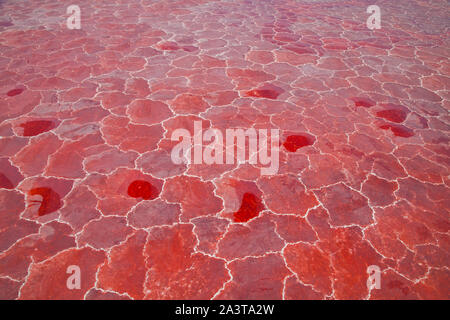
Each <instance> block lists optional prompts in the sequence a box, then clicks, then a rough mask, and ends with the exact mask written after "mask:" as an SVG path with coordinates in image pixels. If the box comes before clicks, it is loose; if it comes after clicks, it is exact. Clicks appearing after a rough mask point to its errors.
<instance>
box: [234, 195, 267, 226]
mask: <svg viewBox="0 0 450 320" xmlns="http://www.w3.org/2000/svg"><path fill="white" fill-rule="evenodd" d="M263 209H264V205H263V204H262V202H261V200H260V199H259V198H258V197H257V196H255V195H254V194H253V193H249V192H246V193H244V197H243V198H242V203H241V207H240V208H239V211H237V212H235V213H234V221H235V222H247V221H248V220H250V219H253V218H254V217H257V216H258V215H259V213H260V212H261V211H262V210H263Z"/></svg>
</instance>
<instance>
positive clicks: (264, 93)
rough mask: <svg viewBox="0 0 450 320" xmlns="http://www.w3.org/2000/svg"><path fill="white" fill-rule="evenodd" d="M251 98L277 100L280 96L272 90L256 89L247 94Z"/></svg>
mask: <svg viewBox="0 0 450 320" xmlns="http://www.w3.org/2000/svg"><path fill="white" fill-rule="evenodd" d="M245 94H246V95H247V96H249V97H258V98H268V99H276V98H278V96H279V95H280V93H279V92H277V91H275V90H270V89H255V90H250V91H247V92H246V93H245Z"/></svg>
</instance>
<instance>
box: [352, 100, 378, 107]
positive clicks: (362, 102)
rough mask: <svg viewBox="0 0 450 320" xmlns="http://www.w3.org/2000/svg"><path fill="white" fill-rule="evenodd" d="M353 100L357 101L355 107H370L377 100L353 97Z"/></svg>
mask: <svg viewBox="0 0 450 320" xmlns="http://www.w3.org/2000/svg"><path fill="white" fill-rule="evenodd" d="M352 100H353V102H354V103H355V107H364V108H370V107H373V106H374V105H375V102H374V101H372V100H370V99H368V98H352Z"/></svg>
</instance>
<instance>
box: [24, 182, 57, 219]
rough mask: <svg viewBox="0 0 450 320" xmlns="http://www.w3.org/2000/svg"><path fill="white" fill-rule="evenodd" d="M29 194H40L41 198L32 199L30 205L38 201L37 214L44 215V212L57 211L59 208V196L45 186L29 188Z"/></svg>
mask: <svg viewBox="0 0 450 320" xmlns="http://www.w3.org/2000/svg"><path fill="white" fill-rule="evenodd" d="M28 194H29V195H31V196H34V195H40V196H41V197H42V200H33V201H31V203H32V204H31V205H34V204H38V203H40V206H39V210H38V216H44V215H46V214H49V213H52V212H55V211H57V210H58V209H59V208H61V206H62V203H61V197H60V196H59V194H57V193H56V192H55V191H53V190H52V189H50V188H47V187H40V188H34V189H31V190H30V191H29V192H28Z"/></svg>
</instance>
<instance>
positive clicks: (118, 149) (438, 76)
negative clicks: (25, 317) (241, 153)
mask: <svg viewBox="0 0 450 320" xmlns="http://www.w3.org/2000/svg"><path fill="white" fill-rule="evenodd" d="M147 2H148V1H147ZM147 2H137V1H131V0H123V1H121V4H120V5H118V4H112V5H111V4H105V3H103V2H99V1H94V2H93V1H89V2H88V1H86V0H80V3H79V6H80V7H81V10H82V12H83V13H82V15H81V19H82V21H81V26H82V29H81V30H78V31H77V30H66V29H65V28H66V27H65V24H64V23H62V24H61V23H60V22H61V17H60V12H56V11H55V10H54V6H53V5H52V4H50V3H43V4H42V3H40V4H39V5H38V4H36V3H30V4H28V5H27V7H26V8H25V7H24V6H22V5H21V4H20V2H17V1H12V0H6V1H2V11H1V12H0V21H3V22H0V38H1V42H2V46H1V47H0V66H1V67H0V87H1V88H3V89H2V90H0V91H1V94H0V135H1V136H2V137H1V138H0V298H1V299H92V300H94V299H114V300H116V299H212V298H214V299H283V298H284V299H302V300H303V299H448V298H449V294H448V288H449V286H450V281H449V279H450V277H449V271H448V268H449V261H450V260H449V255H448V249H449V245H448V244H449V243H450V241H449V240H450V238H449V236H448V234H449V230H450V219H449V214H448V213H449V207H450V202H449V196H448V195H449V194H450V192H449V184H450V180H449V178H448V177H449V170H448V168H449V165H448V163H449V161H448V156H449V153H448V145H449V138H448V131H449V124H448V123H449V117H448V111H447V110H448V108H449V103H448V98H449V96H448V90H449V88H450V82H449V81H448V77H449V72H448V70H449V68H448V58H447V57H448V56H449V55H450V51H449V49H448V48H447V47H445V46H444V45H443V43H445V41H446V40H447V39H446V30H445V25H446V24H445V22H447V20H448V17H447V15H446V13H447V11H448V10H447V4H446V3H445V2H442V1H441V2H438V1H431V0H424V1H423V0H421V1H419V0H411V1H407V2H406V1H404V2H393V1H391V2H384V3H383V5H382V8H381V9H382V11H386V12H390V13H392V14H391V16H389V15H382V23H381V25H382V29H381V30H373V31H370V32H371V34H372V35H371V37H369V38H368V37H367V33H368V29H367V27H366V21H365V19H367V17H368V15H366V16H365V15H364V12H365V11H366V7H365V6H364V5H360V4H355V6H354V8H353V7H352V8H353V9H355V10H356V11H355V12H357V11H358V12H360V13H362V14H355V15H349V14H348V9H349V6H348V4H347V3H341V2H339V1H335V2H334V3H333V4H332V13H330V12H331V11H330V10H331V7H325V6H324V5H323V3H322V4H321V3H313V2H311V1H297V2H296V6H292V5H291V4H290V3H289V2H288V1H281V0H280V1H272V2H270V3H269V2H267V1H257V0H249V1H241V0H238V1H232V2H228V3H227V5H226V6H223V5H222V4H221V3H220V2H215V1H191V2H189V3H187V2H186V1H184V2H183V1H153V2H152V4H149V3H147ZM180 4H182V6H180ZM38 6H39V10H35V9H36V8H37V7H38ZM87 7H89V8H90V10H86V8H87ZM424 7H426V8H427V10H428V11H429V14H427V15H426V16H423V8H424ZM175 8H178V9H175ZM91 9H92V10H91ZM36 12H38V14H37V15H36ZM155 12H158V15H157V16H156V15H155ZM406 13H407V15H406ZM393 17H395V18H393ZM105 23H107V24H105ZM36 25H45V28H37V27H36ZM177 25H183V28H175V29H174V28H173V26H177ZM393 25H395V29H393V28H392V26H393ZM124 26H126V27H125V28H124ZM385 34H389V35H390V36H389V37H385V36H384V35H385ZM194 121H201V123H202V127H203V130H207V129H209V128H213V129H218V130H221V131H223V133H225V130H226V129H229V128H242V129H246V128H255V129H279V130H280V141H279V144H280V157H279V167H278V171H277V172H276V173H275V174H273V175H267V176H263V175H261V171H260V168H261V167H262V165H261V164H260V163H257V164H248V163H245V164H244V163H234V164H228V165H220V164H214V165H208V164H205V163H201V164H189V163H181V164H175V163H173V162H172V160H171V150H172V148H173V147H174V145H175V144H177V143H178V141H171V135H172V133H173V132H174V131H175V130H177V129H186V130H187V131H188V132H190V134H191V136H192V135H193V133H194ZM71 265H76V266H79V267H80V269H81V272H82V274H81V279H82V281H81V288H80V290H69V289H68V288H67V286H66V281H67V278H68V277H69V274H67V268H68V267H69V266H71ZM371 265H376V266H379V268H380V270H381V288H380V289H372V290H369V289H368V288H367V286H366V281H367V277H368V273H367V268H368V267H369V266H371Z"/></svg>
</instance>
